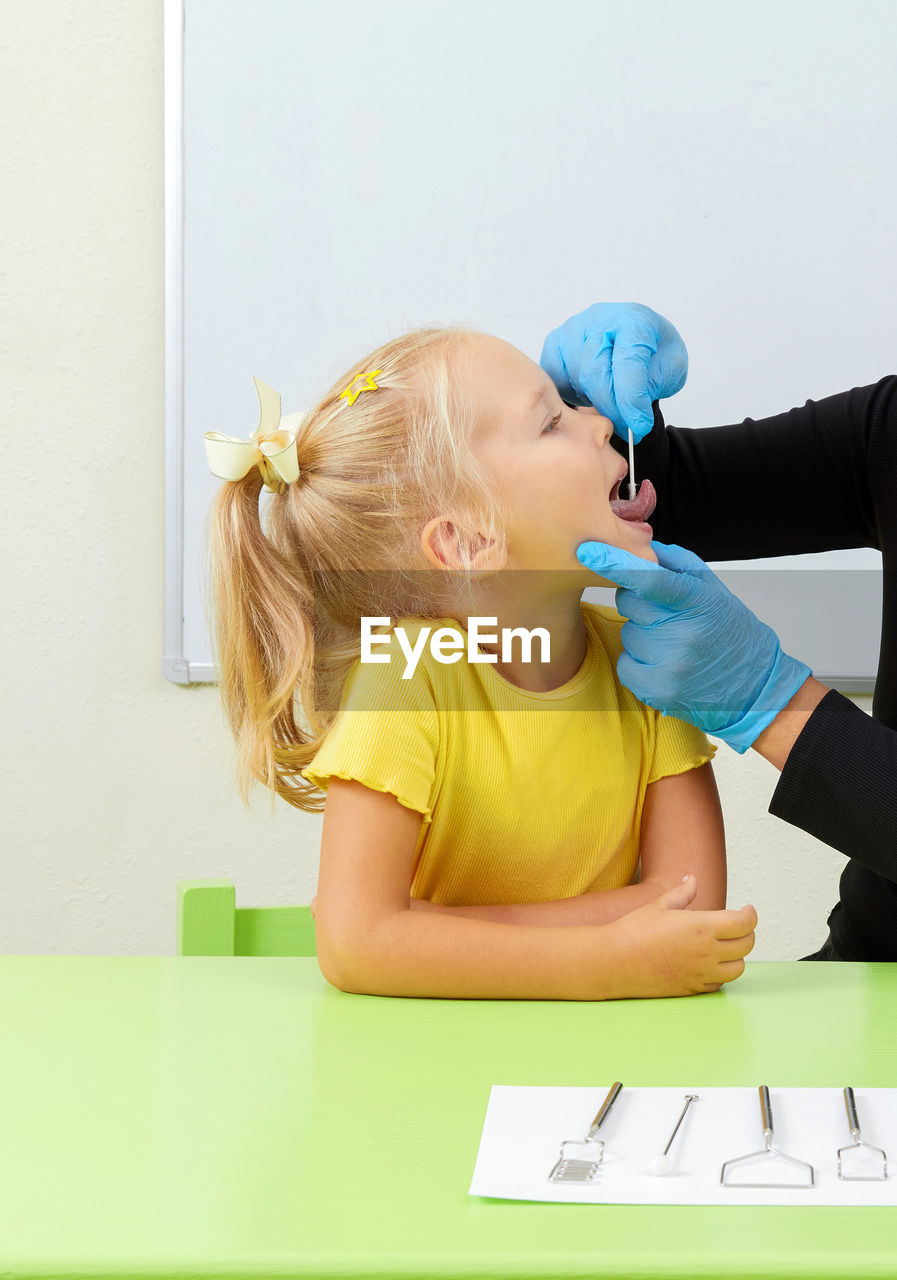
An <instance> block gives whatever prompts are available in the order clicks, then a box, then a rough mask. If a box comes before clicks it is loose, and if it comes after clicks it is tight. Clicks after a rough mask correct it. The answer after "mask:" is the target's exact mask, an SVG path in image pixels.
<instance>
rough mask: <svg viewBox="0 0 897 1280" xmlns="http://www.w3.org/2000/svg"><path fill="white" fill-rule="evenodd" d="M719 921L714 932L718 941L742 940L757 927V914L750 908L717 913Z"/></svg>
mask: <svg viewBox="0 0 897 1280" xmlns="http://www.w3.org/2000/svg"><path fill="white" fill-rule="evenodd" d="M716 915H717V916H718V917H719V921H718V924H717V927H716V930H715V933H716V936H717V937H718V938H719V939H721V940H722V939H723V938H743V937H745V936H746V935H747V934H749V933H753V931H754V930H755V929H756V927H757V913H756V911H755V910H754V908H753V907H752V906H746V907H742V908H741V910H740V911H718V912H717V913H716Z"/></svg>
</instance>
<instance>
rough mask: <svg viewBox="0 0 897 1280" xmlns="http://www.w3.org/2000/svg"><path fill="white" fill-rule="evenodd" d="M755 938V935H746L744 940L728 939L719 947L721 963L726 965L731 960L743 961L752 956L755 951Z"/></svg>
mask: <svg viewBox="0 0 897 1280" xmlns="http://www.w3.org/2000/svg"><path fill="white" fill-rule="evenodd" d="M754 942H755V937H754V934H753V933H746V934H745V935H744V937H743V938H726V940H725V941H723V942H721V943H720V945H719V951H718V955H719V959H720V963H721V964H724V963H726V962H727V961H730V960H741V959H743V958H744V956H747V955H750V953H751V952H752V951H753V949H754Z"/></svg>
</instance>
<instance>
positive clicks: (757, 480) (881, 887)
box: [621, 376, 897, 960]
mask: <svg viewBox="0 0 897 1280" xmlns="http://www.w3.org/2000/svg"><path fill="white" fill-rule="evenodd" d="M622 451H623V450H622V449H621V452H622ZM638 464H639V466H638V470H639V474H640V476H647V477H649V478H650V479H651V480H652V482H653V483H654V486H655V488H656V489H657V492H658V503H657V508H656V510H655V513H654V516H653V517H652V524H653V527H654V536H655V537H656V538H657V539H659V540H660V541H661V542H677V543H679V544H680V545H681V546H685V547H689V548H690V549H691V550H692V551H695V552H697V554H698V555H700V556H701V557H702V558H703V559H704V560H730V559H731V560H738V559H748V560H749V559H755V558H758V557H762V556H775V555H793V554H798V553H801V552H812V551H831V550H835V549H840V548H846V547H877V548H879V550H880V551H881V552H882V560H883V569H884V572H883V601H882V643H881V651H880V657H879V668H878V678H877V681H876V686H875V696H874V699H873V717H874V718H872V717H869V716H867V715H866V714H865V713H864V712H863V711H861V710H860V709H859V708H858V707H856V706H855V705H854V704H853V703H851V702H850V700H849V699H847V698H845V697H843V696H842V695H841V694H839V693H837V692H834V691H833V692H831V693H829V694H828V695H827V696H826V697H825V698H824V699H823V700H822V702H821V703H820V704H819V706H818V707H817V708H816V710H815V711H814V713H813V715H812V716H811V717H810V719H809V720H808V722H807V724H806V726H805V727H804V730H803V732H802V733H801V735H800V737H799V738H798V739H797V742H796V743H795V744H794V746H793V748H792V750H791V752H790V754H789V756H788V760H787V762H786V764H785V767H784V769H783V771H782V776H781V778H780V780H779V783H778V786H777V787H776V790H775V793H774V795H773V797H772V802H771V804H770V812H771V813H773V814H775V815H776V816H777V817H780V818H782V819H784V820H785V821H786V822H790V823H792V824H793V825H795V826H798V827H801V828H802V829H803V830H805V831H808V832H809V833H810V834H812V835H814V836H816V837H817V838H818V839H820V840H822V841H824V842H825V843H826V844H828V845H830V846H832V847H833V848H835V849H838V850H840V851H841V852H842V853H844V854H847V856H848V857H849V858H850V859H851V861H850V862H849V863H848V864H847V867H846V868H845V870H844V873H843V875H842V877H841V885H840V892H841V901H840V903H839V904H838V905H837V906H836V907H835V909H834V910H833V912H832V914H831V916H830V917H829V924H830V926H831V931H832V939H833V941H834V943H835V946H836V948H837V950H838V952H839V953H840V954H841V955H843V956H844V957H845V958H846V959H853V960H897V376H891V377H887V378H883V379H882V380H881V381H880V382H877V383H874V384H872V385H871V386H868V387H855V388H854V389H853V390H851V391H847V392H844V393H842V394H841V395H836V396H829V397H827V398H825V399H822V400H818V401H812V400H808V401H807V402H806V404H805V405H804V406H803V407H802V408H795V409H791V410H789V411H788V412H787V413H782V414H778V415H776V416H774V417H770V418H764V419H758V420H756V421H755V420H754V419H751V418H747V419H745V420H744V421H743V422H741V423H737V424H731V425H728V426H722V427H709V428H701V429H698V430H689V429H688V428H680V427H673V426H671V427H665V426H664V423H663V418H662V416H661V414H660V410H659V407H658V406H656V405H655V428H654V430H653V431H652V432H651V433H650V435H649V436H648V437H647V438H646V439H645V440H644V441H643V442H642V444H640V445H639V448H638ZM833 608H837V602H833ZM795 657H798V658H799V657H801V655H800V654H795Z"/></svg>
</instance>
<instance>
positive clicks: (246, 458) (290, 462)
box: [203, 378, 299, 493]
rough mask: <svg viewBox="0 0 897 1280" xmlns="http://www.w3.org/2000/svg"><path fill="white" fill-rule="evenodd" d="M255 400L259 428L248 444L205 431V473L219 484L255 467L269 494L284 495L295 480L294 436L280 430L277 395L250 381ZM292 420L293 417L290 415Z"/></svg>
mask: <svg viewBox="0 0 897 1280" xmlns="http://www.w3.org/2000/svg"><path fill="white" fill-rule="evenodd" d="M252 381H253V382H254V383H255V389H256V392H257V393H258V398H259V406H260V413H259V424H258V426H257V427H256V429H255V431H253V433H252V435H251V436H250V437H249V439H248V440H241V439H240V437H239V436H225V435H222V434H221V432H220V431H207V432H206V433H205V436H204V437H203V439H204V440H205V445H206V457H207V459H208V462H209V470H210V471H211V472H212V475H213V476H218V477H219V478H220V479H221V480H242V479H243V477H244V476H245V475H248V474H249V472H250V471H251V470H252V468H253V467H258V469H259V472H260V473H261V477H262V480H263V481H264V485H265V488H266V489H267V490H268V492H269V493H284V492H285V491H286V487H287V485H288V484H292V483H293V481H294V480H298V479H299V454H298V450H297V449H296V434H295V432H293V431H285V430H281V429H280V420H281V419H280V394H279V392H277V391H275V390H274V388H273V387H269V386H268V385H267V383H264V382H262V381H261V380H260V379H259V378H253V379H252ZM290 416H291V417H295V415H290Z"/></svg>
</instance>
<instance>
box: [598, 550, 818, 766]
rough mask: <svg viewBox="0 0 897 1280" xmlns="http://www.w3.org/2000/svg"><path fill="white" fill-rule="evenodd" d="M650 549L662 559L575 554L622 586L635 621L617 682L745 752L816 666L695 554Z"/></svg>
mask: <svg viewBox="0 0 897 1280" xmlns="http://www.w3.org/2000/svg"><path fill="white" fill-rule="evenodd" d="M651 546H652V547H653V548H654V552H655V554H656V556H657V559H658V560H659V562H660V563H659V564H653V563H652V562H651V561H650V560H640V559H639V558H638V556H634V555H631V554H630V553H629V552H628V551H621V550H620V549H619V548H617V547H611V546H608V545H607V544H606V543H604V542H583V543H580V545H579V547H578V548H577V551H576V558H577V559H578V560H579V562H580V564H583V565H585V567H586V568H587V569H591V570H593V571H594V572H595V573H597V574H600V576H601V577H602V578H607V579H608V580H609V581H611V582H616V583H618V584H619V588H620V589H619V590H618V591H617V595H616V600H617V611H618V613H621V614H622V615H623V617H625V618H628V619H629V621H628V622H626V623H624V625H623V627H622V629H621V632H620V638H621V639H622V641H623V652H622V653H621V654H620V657H619V659H618V660H617V675H618V676H619V677H620V683H621V684H624V685H625V686H626V688H627V689H629V690H631V692H632V693H634V694H635V696H636V697H637V698H638V699H639V700H640V701H641V702H645V703H647V705H648V706H649V707H653V708H654V710H655V711H662V712H663V713H664V715H668V716H676V717H677V718H678V719H679V720H689V721H690V722H691V723H692V724H694V725H697V726H698V728H699V729H703V730H704V732H705V733H712V734H713V735H714V736H715V737H717V738H722V740H723V741H724V742H727V743H728V744H729V746H730V747H734V748H735V750H736V751H738V752H744V751H747V749H748V747H749V746H751V744H752V743H753V742H754V740H755V739H756V738H757V737H758V736H759V734H760V733H761V732H762V731H763V730H764V729H765V728H766V726H767V725H768V724H771V723H772V721H773V720H774V719H775V718H776V716H777V715H778V714H779V712H780V711H781V710H782V708H783V707H784V706H785V704H786V703H787V702H790V700H791V699H792V698H793V697H794V695H795V693H797V691H798V689H799V688H800V686H801V685H802V684H803V683H804V681H805V680H806V679H807V677H808V676H810V675H812V674H813V673H812V671H811V670H810V668H809V667H808V666H807V665H806V663H805V662H798V661H797V660H796V659H795V658H791V657H789V656H788V654H787V653H784V652H783V651H782V646H781V645H780V644H779V638H778V636H777V635H776V633H775V632H774V631H773V630H772V628H771V627H768V626H767V625H766V623H765V622H761V621H760V619H759V618H758V617H757V616H756V615H755V614H753V613H751V611H750V609H749V608H748V607H747V605H746V604H742V602H741V601H740V600H739V599H738V597H737V596H734V595H733V594H732V592H731V591H730V590H729V589H728V587H726V586H725V585H724V584H723V583H722V582H721V581H720V580H719V578H718V577H717V576H716V574H715V573H714V572H713V571H712V570H711V569H709V568H708V567H707V565H706V564H705V563H704V561H703V560H701V559H700V558H699V557H698V556H696V555H693V554H692V552H691V551H686V550H685V549H684V548H683V547H677V546H675V545H674V546H667V545H666V544H665V543H663V542H652V543H651Z"/></svg>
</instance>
